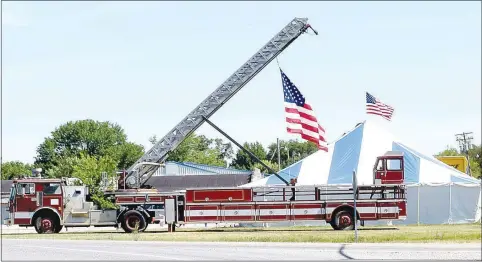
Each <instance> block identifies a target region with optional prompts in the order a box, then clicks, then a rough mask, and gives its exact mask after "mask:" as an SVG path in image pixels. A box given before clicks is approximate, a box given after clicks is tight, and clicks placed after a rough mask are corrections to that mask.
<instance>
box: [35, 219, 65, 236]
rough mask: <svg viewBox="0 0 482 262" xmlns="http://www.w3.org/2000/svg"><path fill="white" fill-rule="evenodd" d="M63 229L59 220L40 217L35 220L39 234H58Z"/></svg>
mask: <svg viewBox="0 0 482 262" xmlns="http://www.w3.org/2000/svg"><path fill="white" fill-rule="evenodd" d="M59 228H60V229H62V227H61V226H60V223H59V222H58V221H57V219H54V218H52V217H50V216H45V217H42V216H39V217H37V219H36V220H35V231H37V233H39V234H51V233H58V232H60V230H59Z"/></svg>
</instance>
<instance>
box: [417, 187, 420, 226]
mask: <svg viewBox="0 0 482 262" xmlns="http://www.w3.org/2000/svg"><path fill="white" fill-rule="evenodd" d="M417 225H420V184H419V185H418V186H417Z"/></svg>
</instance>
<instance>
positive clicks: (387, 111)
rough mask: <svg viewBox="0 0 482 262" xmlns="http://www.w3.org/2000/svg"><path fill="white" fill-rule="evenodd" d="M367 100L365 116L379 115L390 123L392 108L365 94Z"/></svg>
mask: <svg viewBox="0 0 482 262" xmlns="http://www.w3.org/2000/svg"><path fill="white" fill-rule="evenodd" d="M366 99H367V104H366V105H367V114H372V115H379V116H381V117H383V118H385V119H386V120H388V121H390V120H391V119H392V115H393V111H394V109H393V107H391V106H389V105H387V104H384V103H382V102H380V100H378V99H377V98H375V97H374V96H372V95H370V94H369V93H368V92H366Z"/></svg>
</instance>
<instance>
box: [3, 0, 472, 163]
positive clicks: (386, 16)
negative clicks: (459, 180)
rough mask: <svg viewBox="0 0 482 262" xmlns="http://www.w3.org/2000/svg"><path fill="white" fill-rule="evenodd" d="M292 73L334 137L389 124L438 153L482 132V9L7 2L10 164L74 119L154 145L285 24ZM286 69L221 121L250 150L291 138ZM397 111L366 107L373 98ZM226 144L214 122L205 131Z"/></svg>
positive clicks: (257, 84) (28, 157)
mask: <svg viewBox="0 0 482 262" xmlns="http://www.w3.org/2000/svg"><path fill="white" fill-rule="evenodd" d="M294 17H306V18H308V19H309V23H310V24H311V25H312V26H313V28H315V29H316V30H317V31H318V33H319V35H313V34H304V35H302V36H300V37H299V38H298V39H297V40H296V41H295V42H294V43H293V44H291V45H290V46H289V48H288V49H287V50H285V51H284V52H283V53H282V54H280V56H279V57H278V61H279V65H280V67H281V68H282V69H283V71H284V72H285V73H286V75H287V76H288V77H289V78H290V79H291V81H292V82H293V83H294V84H295V85H296V86H297V87H298V88H299V89H300V91H301V92H302V93H303V95H304V96H305V97H306V99H307V100H308V101H309V102H310V104H311V105H312V106H313V108H314V110H315V112H316V115H317V118H318V120H319V123H320V124H321V125H322V126H323V127H324V128H325V129H326V132H327V139H328V141H329V142H330V141H333V140H335V139H337V138H338V137H340V136H341V135H342V134H343V133H344V132H346V131H349V130H351V129H352V128H353V127H354V126H355V125H356V124H357V123H358V122H361V121H364V120H373V121H377V123H379V124H380V125H383V126H384V127H386V128H387V129H388V130H390V131H391V132H392V133H393V134H394V135H395V136H396V137H397V138H398V139H399V140H400V141H402V142H406V143H408V144H409V145H411V147H414V148H416V149H417V150H419V151H421V152H423V153H425V154H430V155H432V154H435V153H437V152H439V151H442V150H444V149H445V148H446V147H447V145H450V146H457V143H456V141H455V134H457V133H461V132H473V137H474V140H473V142H474V143H477V144H480V141H481V139H480V137H481V130H480V127H481V3H480V2H475V1H473V2H462V1H458V2H435V1H433V2H416V1H412V2H409V1H406V2H391V1H389V2H382V1H374V2H368V1H360V2H349V1H346V2H343V1H342V2H314V1H313V2H299V1H297V2H278V3H275V2H254V1H253V2H203V1H199V2H154V1H152V2H110V1H106V2H95V1H92V2H70V1H65V2H61V1H55V2H54V1H53V2H23V1H19V2H2V112H1V113H2V141H1V143H2V161H3V162H5V161H11V160H19V161H24V162H29V163H31V162H33V161H34V157H35V155H36V149H37V147H38V145H40V144H41V143H42V142H43V140H44V139H45V138H46V137H48V136H50V133H51V132H52V131H53V130H54V129H55V128H57V127H59V126H60V125H61V124H63V123H66V122H68V121H74V120H81V119H94V120H98V121H111V122H115V123H118V124H120V125H121V126H122V127H123V128H124V130H125V132H126V134H127V136H128V139H129V141H132V142H135V143H139V144H142V145H144V146H145V147H146V149H148V148H150V143H149V141H148V139H149V137H150V136H152V135H157V137H159V138H160V137H163V136H164V135H165V134H166V133H167V132H169V130H171V129H172V128H173V127H174V126H175V125H177V123H178V122H179V121H181V119H182V118H184V117H185V116H186V115H187V114H188V113H189V112H190V111H191V110H193V109H194V108H195V107H196V106H197V105H198V104H199V103H200V102H201V101H202V100H204V98H205V97H207V96H208V95H209V94H210V93H211V92H213V91H214V90H215V89H216V88H217V87H218V86H220V85H221V84H222V83H223V82H224V81H225V80H226V79H227V78H228V77H229V76H230V75H231V74H232V73H233V72H234V71H236V70H237V69H238V68H239V67H240V66H241V65H242V64H243V63H244V62H246V61H247V60H248V59H249V58H250V57H251V56H252V55H253V54H254V53H255V52H257V51H258V50H259V49H260V48H261V47H262V46H263V45H264V44H266V43H267V41H269V40H270V39H271V38H272V37H273V36H274V35H275V34H277V33H278V32H279V31H280V30H281V29H282V28H283V27H285V26H286V25H287V24H288V23H289V22H290V21H291V20H292V19H293V18H294ZM282 91H283V90H282V82H281V76H280V72H279V69H278V65H277V64H276V62H275V61H273V62H272V63H271V64H270V65H268V66H267V67H266V68H265V69H264V70H263V71H261V72H260V73H259V74H258V75H257V76H256V77H255V78H254V79H253V80H252V81H251V82H249V83H248V84H247V85H246V86H245V87H244V88H243V89H242V90H241V91H240V92H239V93H238V94H236V95H235V96H234V97H233V98H231V100H229V102H228V103H227V104H225V105H224V106H223V107H222V108H221V109H220V110H219V111H218V112H217V113H216V114H215V115H214V116H212V117H211V118H210V119H211V121H212V122H214V123H215V124H216V125H218V126H219V127H220V128H221V129H223V130H224V131H225V132H226V133H228V134H229V135H230V136H232V137H233V138H234V139H236V140H237V141H239V142H244V141H259V142H261V143H263V144H264V145H268V144H270V143H272V142H276V138H280V139H290V138H296V136H294V135H290V134H288V133H287V132H286V129H285V122H284V118H285V115H284V104H283V92H282ZM366 91H368V92H370V93H371V94H372V95H374V96H376V97H377V98H379V99H380V100H381V101H382V102H385V103H387V104H389V105H391V106H393V107H394V108H395V113H394V116H393V119H392V121H390V122H388V121H385V120H384V119H382V118H380V117H377V116H370V115H367V114H366V113H365V92H366ZM197 133H198V134H204V135H207V136H208V137H212V138H214V137H222V135H221V134H219V133H218V132H217V131H216V130H214V129H213V128H212V127H210V126H209V125H208V124H204V125H203V126H202V127H201V128H200V129H198V130H197Z"/></svg>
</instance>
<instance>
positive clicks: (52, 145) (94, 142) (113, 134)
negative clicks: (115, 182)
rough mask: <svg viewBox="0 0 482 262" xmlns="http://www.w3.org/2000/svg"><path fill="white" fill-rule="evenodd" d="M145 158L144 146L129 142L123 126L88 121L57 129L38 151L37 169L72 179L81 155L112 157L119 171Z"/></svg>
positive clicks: (71, 123)
mask: <svg viewBox="0 0 482 262" xmlns="http://www.w3.org/2000/svg"><path fill="white" fill-rule="evenodd" d="M143 154H144V148H143V146H142V145H137V144H134V143H130V142H128V141H127V135H126V134H125V133H124V130H123V129H122V128H121V127H120V126H119V125H117V124H114V123H110V122H99V121H94V120H91V119H87V120H79V121H70V122H67V123H65V124H63V125H61V126H59V127H58V128H56V129H55V130H54V131H53V132H52V133H51V136H50V137H47V138H45V140H44V142H43V143H42V144H40V145H39V147H38V148H37V156H36V158H35V165H36V166H40V167H42V168H43V169H44V170H45V174H46V175H47V176H49V177H59V176H71V175H72V165H73V164H74V163H75V161H77V160H76V159H77V158H80V156H81V155H87V156H92V157H96V158H98V159H100V158H101V157H107V156H109V157H110V158H112V159H113V160H114V161H115V162H116V167H117V168H118V169H123V168H126V167H129V166H130V165H132V164H133V163H134V162H135V161H136V160H137V159H138V158H140V157H141V156H142V155H143Z"/></svg>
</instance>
